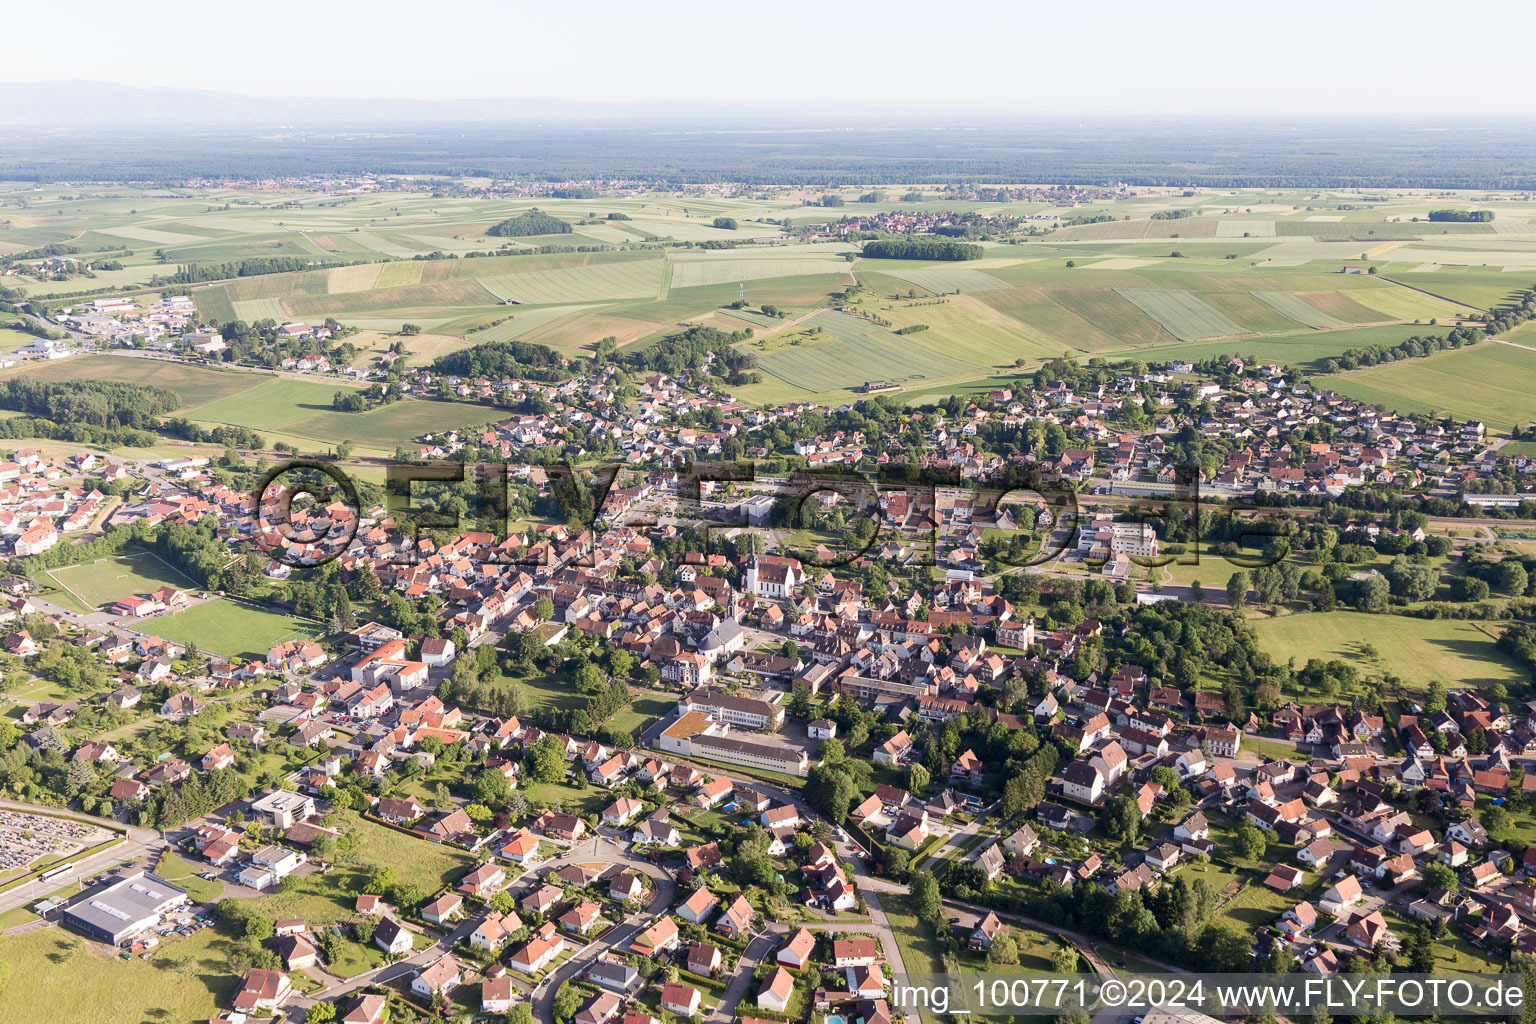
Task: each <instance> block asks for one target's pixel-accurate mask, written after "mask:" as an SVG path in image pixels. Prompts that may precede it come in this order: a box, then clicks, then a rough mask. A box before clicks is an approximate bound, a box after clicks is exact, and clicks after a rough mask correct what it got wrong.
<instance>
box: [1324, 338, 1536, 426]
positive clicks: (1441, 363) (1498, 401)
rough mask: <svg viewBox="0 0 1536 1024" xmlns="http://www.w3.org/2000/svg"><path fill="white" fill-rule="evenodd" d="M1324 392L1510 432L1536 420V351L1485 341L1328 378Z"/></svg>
mask: <svg viewBox="0 0 1536 1024" xmlns="http://www.w3.org/2000/svg"><path fill="white" fill-rule="evenodd" d="M1325 386H1327V387H1329V388H1332V389H1333V390H1335V391H1338V392H1339V393H1340V394H1345V395H1349V396H1350V397H1351V398H1357V399H1360V400H1361V401H1366V402H1372V403H1374V404H1376V405H1379V406H1381V407H1383V408H1386V409H1395V410H1397V411H1398V412H1403V413H1424V414H1446V413H1449V414H1451V415H1454V416H1457V417H1458V418H1461V419H1476V420H1481V421H1483V423H1485V424H1486V425H1487V426H1488V428H1489V429H1490V430H1495V431H1501V432H1507V431H1508V430H1509V429H1510V428H1511V427H1513V426H1514V425H1515V424H1517V423H1519V424H1524V423H1529V422H1531V421H1532V420H1533V419H1536V351H1532V350H1530V349H1527V348H1521V347H1517V346H1515V345H1504V344H1500V343H1498V342H1495V341H1482V342H1479V343H1478V344H1476V345H1474V346H1472V347H1470V348H1463V349H1457V350H1455V351H1452V352H1439V353H1436V354H1435V355H1433V356H1429V357H1428V358H1425V359H1404V360H1402V361H1400V362H1395V363H1386V364H1383V365H1380V366H1372V367H1367V368H1365V369H1363V370H1356V371H1354V372H1352V373H1346V374H1341V375H1339V376H1337V377H1330V378H1328V379H1327V383H1326V385H1325Z"/></svg>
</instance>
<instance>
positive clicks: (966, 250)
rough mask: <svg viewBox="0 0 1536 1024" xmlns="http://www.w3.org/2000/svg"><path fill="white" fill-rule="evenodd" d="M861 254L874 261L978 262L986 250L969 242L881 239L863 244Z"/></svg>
mask: <svg viewBox="0 0 1536 1024" xmlns="http://www.w3.org/2000/svg"><path fill="white" fill-rule="evenodd" d="M863 253H864V255H865V256H867V257H869V258H870V259H875V260H979V259H981V258H982V256H983V255H984V254H985V253H986V250H985V249H983V248H982V247H981V246H979V245H976V244H974V243H970V242H944V241H939V240H938V239H926V238H912V239H906V238H881V239H877V240H875V241H872V242H865V243H864V249H863Z"/></svg>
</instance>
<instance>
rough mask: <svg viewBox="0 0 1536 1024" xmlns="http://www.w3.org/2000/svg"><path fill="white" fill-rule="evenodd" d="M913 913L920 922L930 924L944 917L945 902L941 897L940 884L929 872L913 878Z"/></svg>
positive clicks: (920, 873) (919, 873)
mask: <svg viewBox="0 0 1536 1024" xmlns="http://www.w3.org/2000/svg"><path fill="white" fill-rule="evenodd" d="M912 912H913V913H915V914H916V915H917V918H918V920H920V921H927V922H929V923H930V924H931V923H933V922H936V921H939V920H940V919H942V918H943V916H944V901H943V898H942V897H941V896H940V895H939V882H938V879H936V878H934V877H933V875H932V874H930V873H929V872H927V871H919V872H918V873H917V874H915V875H913V876H912Z"/></svg>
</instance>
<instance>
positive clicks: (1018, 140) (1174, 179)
mask: <svg viewBox="0 0 1536 1024" xmlns="http://www.w3.org/2000/svg"><path fill="white" fill-rule="evenodd" d="M708 126H709V122H708V121H700V122H699V124H698V127H701V128H704V127H708ZM351 127H352V126H349V125H342V124H337V125H333V126H329V127H327V126H316V127H315V128H314V129H313V130H310V131H306V132H305V133H303V134H302V136H298V137H295V138H294V139H292V140H291V141H289V140H284V139H281V138H272V137H269V136H267V135H266V134H265V133H264V132H263V131H262V130H261V128H259V127H256V126H252V127H250V128H212V127H210V128H208V129H207V130H205V131H202V132H200V133H199V134H198V144H197V145H196V146H187V145H185V138H184V136H182V135H180V134H178V133H177V131H176V130H175V129H172V128H165V127H159V126H151V127H145V128H138V129H129V128H123V129H111V128H101V129H93V130H92V131H90V132H87V133H81V134H78V135H76V134H61V133H58V132H56V131H54V130H52V129H51V128H27V127H11V128H5V129H0V175H3V176H4V177H5V178H8V179H11V180H20V181H57V180H70V179H76V178H81V177H90V178H93V179H97V180H108V181H149V182H176V181H183V180H186V179H188V178H193V177H200V176H209V177H228V178H236V179H241V180H248V179H255V178H262V177H281V176H290V175H291V176H303V177H308V176H311V175H316V174H358V173H373V174H451V175H469V176H476V177H486V178H492V179H512V178H515V179H521V180H530V181H548V182H567V181H573V180H581V179H588V178H597V177H607V178H626V179H630V180H635V181H644V182H648V183H653V184H689V183H706V182H716V181H740V182H744V183H747V184H757V185H802V184H815V185H881V184H891V183H901V182H913V181H924V182H935V183H946V182H961V181H968V182H977V183H1008V182H1019V181H1029V182H1036V183H1040V184H1060V183H1067V184H1083V183H1101V184H1112V183H1115V182H1125V183H1127V184H1130V185H1199V186H1206V187H1213V188H1214V187H1220V188H1250V187H1271V188H1275V187H1289V188H1311V187H1344V186H1347V187H1361V188H1366V187H1377V188H1487V189H1532V188H1536V126H1533V125H1531V124H1530V123H1529V122H1524V121H1513V120H1511V121H1506V122H1502V123H1498V124H1497V127H1496V129H1494V130H1490V126H1489V125H1488V124H1487V123H1476V124H1474V123H1466V122H1464V121H1462V120H1458V119H1452V118H1444V119H1438V120H1437V119H1432V118H1424V119H1422V120H1419V121H1415V122H1406V123H1405V122H1403V121H1397V122H1393V123H1391V124H1383V123H1381V121H1380V120H1379V119H1374V118H1365V117H1356V118H1345V117H1340V118H1335V119H1327V120H1315V121H1311V122H1308V123H1302V124H1294V123H1289V122H1286V123H1281V122H1279V121H1275V120H1269V119H1265V118H1253V119H1248V120H1246V121H1242V122H1239V121H1236V120H1220V119H1213V118H1176V117H1168V118H1161V119H1152V118H1148V119H1142V120H1140V121H1117V120H1114V119H1110V118H1101V119H1083V118H1075V119H1068V118H1034V119H1027V120H1024V119H1016V120H1010V121H992V122H981V123H979V124H976V125H966V126H963V127H960V126H954V125H947V124H927V123H923V122H921V121H916V122H914V123H913V124H912V125H911V126H910V127H908V128H905V129H900V130H892V129H890V127H889V126H888V125H885V124H880V125H866V124H860V123H857V122H855V123H853V124H847V123H843V124H838V125H837V126H836V127H837V128H838V131H837V132H835V133H819V132H812V131H803V130H798V129H799V128H803V127H805V126H789V127H785V128H780V129H769V130H764V131H756V132H746V133H739V132H716V131H695V132H676V131H673V132H658V131H656V130H655V127H654V126H651V125H638V126H627V127H624V128H611V129H605V130H602V131H594V130H589V129H582V128H574V127H561V126H548V125H522V124H510V123H509V124H494V123H486V122H480V123H476V124H473V125H453V124H431V125H414V126H412V125H408V124H403V125H401V126H400V127H399V129H398V130H397V131H392V132H390V133H389V134H388V135H384V136H380V135H377V134H375V133H374V132H371V131H365V132H355V131H351V130H349V129H350V128H351ZM731 127H733V128H734V127H739V126H736V125H731ZM684 168H686V170H684Z"/></svg>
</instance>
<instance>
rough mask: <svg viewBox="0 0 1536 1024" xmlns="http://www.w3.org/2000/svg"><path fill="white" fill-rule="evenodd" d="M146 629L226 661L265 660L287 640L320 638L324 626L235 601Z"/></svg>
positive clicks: (169, 617)
mask: <svg viewBox="0 0 1536 1024" xmlns="http://www.w3.org/2000/svg"><path fill="white" fill-rule="evenodd" d="M145 628H146V629H153V630H154V632H156V633H158V634H159V635H160V636H162V637H164V638H165V639H167V640H170V641H173V642H175V643H178V644H196V645H197V646H198V647H199V648H200V649H202V650H205V651H212V652H213V653H214V654H220V655H223V656H224V657H226V658H236V657H243V658H265V657H266V655H267V651H268V650H269V649H271V648H273V647H275V646H277V645H278V644H280V643H283V642H284V641H286V640H297V639H299V638H300V637H305V638H313V637H316V636H318V635H320V632H321V630H320V627H319V626H318V625H316V624H315V623H312V622H305V621H304V620H303V619H296V618H294V617H293V616H291V615H282V614H279V613H277V612H269V611H265V610H263V609H260V608H251V607H248V606H247V605H243V604H235V603H234V602H233V601H224V600H213V601H205V602H203V603H202V604H200V605H197V606H196V607H194V608H188V609H187V610H186V611H184V612H177V613H176V614H174V615H167V616H165V617H164V618H160V619H154V620H153V623H152V625H146V626H145Z"/></svg>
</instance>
